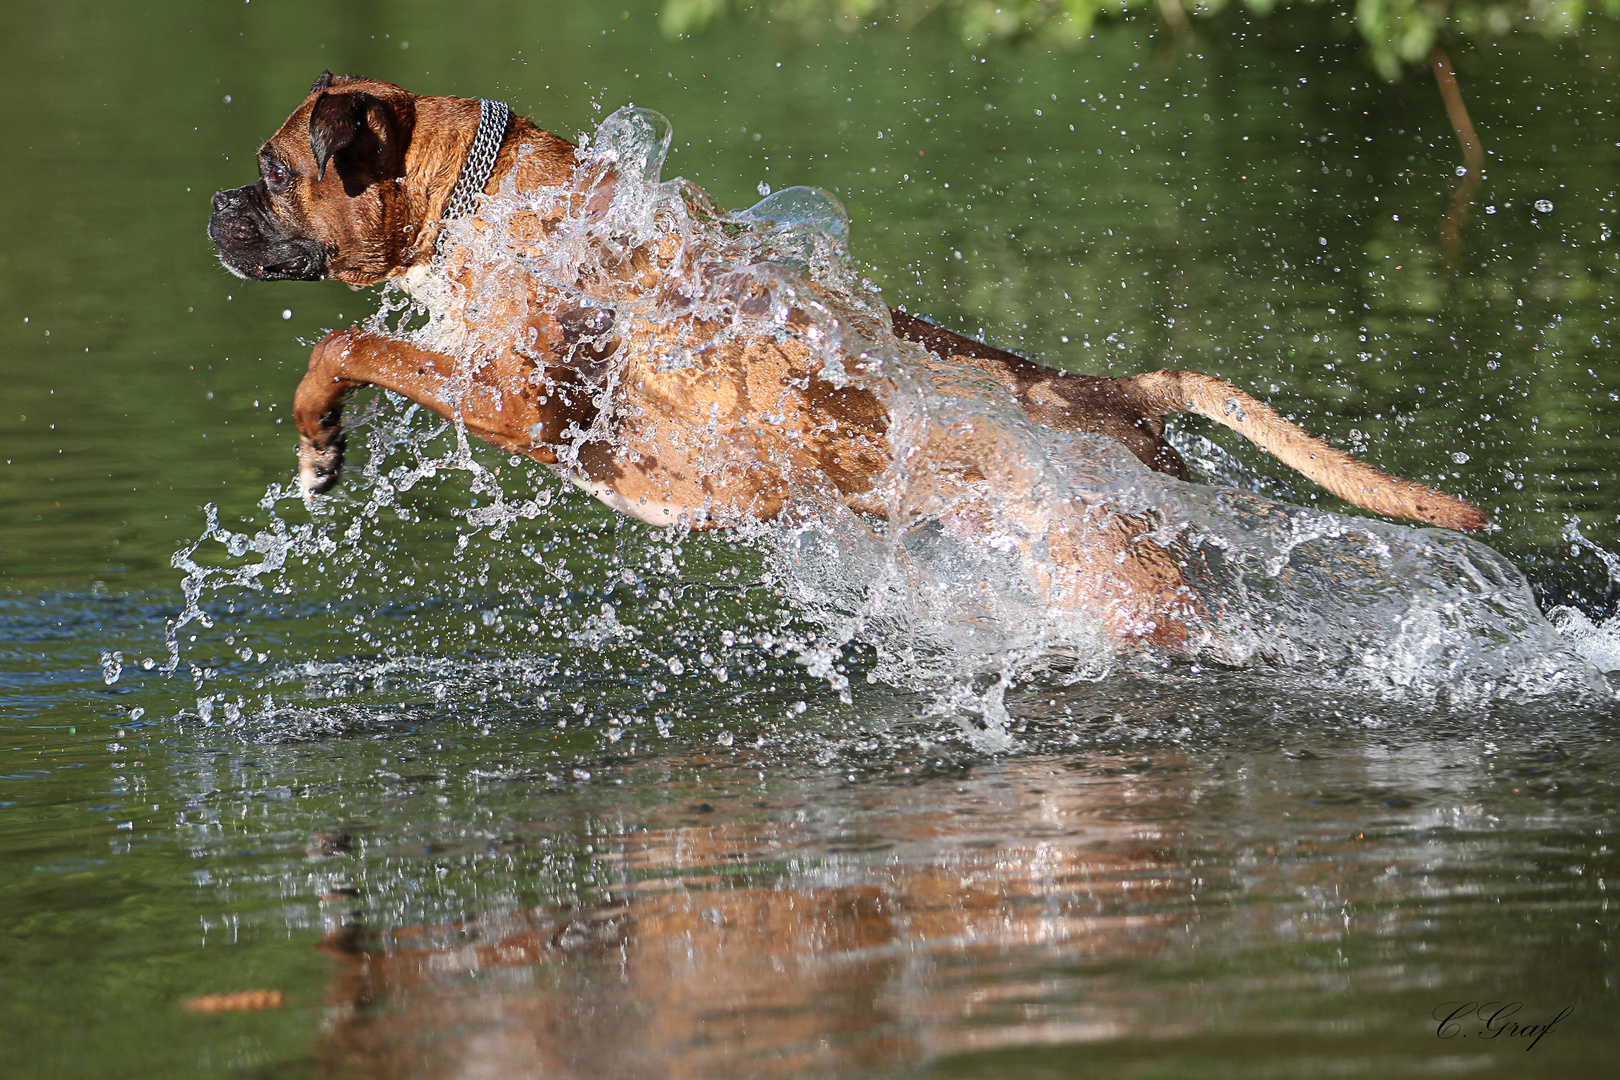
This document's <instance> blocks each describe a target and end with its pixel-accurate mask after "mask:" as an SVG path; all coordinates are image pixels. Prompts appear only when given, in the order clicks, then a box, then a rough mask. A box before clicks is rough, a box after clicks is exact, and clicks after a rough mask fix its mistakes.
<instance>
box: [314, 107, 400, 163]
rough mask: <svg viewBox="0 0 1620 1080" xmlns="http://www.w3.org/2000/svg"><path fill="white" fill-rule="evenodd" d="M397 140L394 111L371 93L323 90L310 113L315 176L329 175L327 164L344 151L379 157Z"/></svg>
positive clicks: (357, 155)
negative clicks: (334, 92) (331, 92)
mask: <svg viewBox="0 0 1620 1080" xmlns="http://www.w3.org/2000/svg"><path fill="white" fill-rule="evenodd" d="M395 141H396V138H395V124H394V114H393V111H392V110H391V109H390V108H389V107H388V104H387V103H386V102H384V101H382V100H381V99H379V98H375V97H372V96H371V95H370V94H327V93H322V94H321V96H320V97H319V98H317V99H316V101H315V107H314V108H313V109H312V110H310V114H309V148H310V150H311V151H313V152H314V154H315V179H316V180H324V179H325V178H326V164H327V162H329V161H331V160H332V158H333V157H334V156H336V155H337V154H338V153H339V152H340V151H345V150H348V151H350V156H351V157H356V158H358V157H359V156H360V155H362V154H365V153H367V152H370V153H372V154H373V155H375V156H377V157H381V155H382V154H383V153H385V152H386V151H388V150H389V149H391V148H392V146H393V145H394V143H395Z"/></svg>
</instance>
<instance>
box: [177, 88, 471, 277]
mask: <svg viewBox="0 0 1620 1080" xmlns="http://www.w3.org/2000/svg"><path fill="white" fill-rule="evenodd" d="M416 103H417V98H416V96H415V95H413V94H409V93H407V92H406V91H404V90H402V89H400V88H399V87H397V86H394V85H393V84H391V83H385V82H379V81H376V80H372V79H354V78H347V77H343V76H333V75H332V73H331V72H322V73H321V76H320V78H318V79H316V80H315V85H314V86H312V87H311V88H310V92H309V95H308V96H307V97H306V98H305V99H304V101H303V103H302V104H301V105H299V106H298V108H297V109H296V110H295V111H294V112H293V114H292V115H291V116H290V117H288V118H287V122H286V123H285V124H283V125H282V126H281V130H280V131H277V132H276V133H275V135H273V136H272V137H271V138H270V140H269V141H268V142H266V143H265V144H264V145H263V146H261V147H259V154H258V157H259V179H258V182H257V183H253V184H249V185H247V186H246V187H240V188H234V189H232V190H229V191H220V192H216V193H215V195H214V200H213V202H214V210H213V215H212V216H211V217H210V218H209V221H208V236H209V239H211V240H212V241H213V242H214V246H215V247H217V248H218V249H219V258H220V261H221V262H222V263H224V264H225V268H226V269H227V270H229V271H230V272H231V273H233V274H236V275H237V276H238V277H244V278H252V279H254V280H257V281H286V280H298V281H315V280H319V279H321V278H333V279H335V280H338V281H344V282H347V283H349V284H351V285H372V284H375V283H377V282H379V281H381V280H383V279H384V278H386V277H388V276H390V274H392V273H395V272H397V271H398V270H400V269H402V268H403V267H405V266H406V265H408V263H409V262H410V261H411V260H412V259H413V258H414V257H415V251H416V248H417V246H418V243H417V242H418V239H419V237H418V236H417V235H416V234H417V233H418V232H419V231H420V229H421V225H422V222H421V216H422V212H423V210H424V209H425V208H424V207H422V206H416V205H413V203H414V202H420V201H422V200H421V198H420V197H419V196H418V197H416V198H413V193H412V191H411V189H410V186H409V185H408V184H407V183H406V180H405V176H406V171H407V169H406V154H407V152H408V151H409V150H410V148H411V141H412V138H413V134H414V130H415V127H416ZM476 108H477V106H476V103H474V105H473V109H474V112H475V113H476ZM458 168H459V163H456V164H455V165H453V166H451V171H452V180H453V179H454V170H455V169H458Z"/></svg>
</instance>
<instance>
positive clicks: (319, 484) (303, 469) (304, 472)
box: [298, 430, 344, 495]
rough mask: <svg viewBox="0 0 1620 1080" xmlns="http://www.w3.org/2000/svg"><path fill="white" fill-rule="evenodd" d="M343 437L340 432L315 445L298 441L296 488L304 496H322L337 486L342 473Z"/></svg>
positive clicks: (306, 439) (305, 440) (301, 439)
mask: <svg viewBox="0 0 1620 1080" xmlns="http://www.w3.org/2000/svg"><path fill="white" fill-rule="evenodd" d="M343 446H344V437H343V432H342V431H341V430H337V431H334V432H333V434H332V435H331V437H330V438H328V439H324V440H322V441H321V442H320V443H317V442H316V441H315V440H314V439H310V438H307V437H301V438H300V439H299V440H298V486H299V488H300V489H301V490H302V491H303V493H304V494H305V495H324V494H326V493H327V492H328V491H331V490H332V488H333V487H335V486H336V485H337V482H338V476H339V475H340V474H341V473H342V472H343Z"/></svg>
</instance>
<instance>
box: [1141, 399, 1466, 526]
mask: <svg viewBox="0 0 1620 1080" xmlns="http://www.w3.org/2000/svg"><path fill="white" fill-rule="evenodd" d="M1120 382H1121V383H1122V384H1124V386H1125V387H1126V393H1127V395H1128V396H1130V397H1131V398H1133V399H1134V403H1135V404H1136V406H1137V407H1138V408H1140V409H1141V410H1142V411H1143V412H1145V413H1148V414H1151V415H1153V416H1164V415H1165V414H1167V413H1186V412H1191V413H1197V414H1199V415H1200V416H1207V417H1209V419H1211V420H1214V421H1215V422H1216V423H1219V424H1225V425H1226V426H1227V427H1229V428H1231V429H1232V430H1233V431H1235V432H1237V433H1238V434H1239V435H1242V436H1243V437H1244V438H1245V439H1248V440H1249V441H1250V442H1252V443H1254V444H1255V445H1256V446H1259V447H1260V448H1261V449H1263V450H1265V451H1267V452H1268V453H1270V454H1271V455H1272V456H1274V457H1275V458H1276V459H1277V460H1278V461H1281V462H1282V463H1283V464H1284V465H1287V466H1288V467H1290V468H1292V469H1294V470H1296V471H1298V472H1300V473H1302V474H1303V475H1305V476H1306V477H1308V478H1309V479H1311V480H1313V481H1315V482H1316V483H1318V484H1320V485H1322V486H1323V487H1325V488H1327V490H1328V491H1330V492H1332V493H1333V494H1334V495H1337V496H1338V497H1339V498H1341V499H1343V500H1344V501H1345V502H1349V503H1354V504H1355V505H1357V506H1359V507H1361V508H1362V509H1364V510H1371V511H1373V512H1374V513H1377V514H1387V515H1389V516H1390V517H1399V518H1408V519H1410V520H1412V521H1423V522H1427V523H1428V524H1430V525H1439V526H1441V527H1443V528H1447V529H1460V530H1462V531H1464V532H1478V531H1480V530H1481V529H1484V528H1486V527H1487V526H1488V525H1489V524H1490V519H1489V518H1488V517H1486V516H1485V514H1484V512H1483V511H1481V510H1480V509H1479V508H1478V507H1476V506H1474V505H1472V504H1470V503H1466V502H1463V501H1462V500H1461V499H1457V498H1453V497H1452V496H1450V495H1447V494H1445V493H1444V492H1441V491H1436V490H1434V489H1433V488H1431V487H1425V486H1424V485H1422V484H1414V483H1412V482H1411V481H1408V480H1402V479H1400V478H1399V477H1394V476H1390V475H1388V474H1386V473H1382V472H1379V471H1378V470H1377V469H1375V468H1373V467H1372V466H1371V465H1367V464H1365V463H1363V462H1360V461H1357V460H1356V459H1355V458H1353V457H1351V456H1350V455H1349V454H1347V453H1345V452H1344V451H1343V450H1338V449H1335V448H1334V447H1331V446H1329V445H1328V444H1327V443H1325V442H1323V441H1322V440H1321V439H1318V438H1316V437H1315V436H1313V435H1311V434H1310V433H1309V432H1307V431H1306V430H1305V429H1304V428H1301V427H1300V426H1298V425H1297V424H1292V423H1289V422H1288V421H1287V420H1284V419H1283V418H1282V417H1280V416H1278V415H1277V413H1276V411H1275V410H1274V409H1272V407H1271V406H1269V405H1267V404H1266V403H1265V402H1263V401H1258V400H1256V399H1255V398H1253V397H1250V396H1249V395H1248V394H1246V393H1244V392H1243V391H1242V390H1239V389H1238V388H1237V387H1235V386H1233V385H1232V384H1231V383H1229V382H1226V381H1224V380H1222V379H1217V378H1215V377H1213V376H1211V375H1201V374H1199V373H1198V372H1196V371H1150V372H1148V373H1146V374H1144V375H1135V376H1131V377H1129V378H1124V379H1121V380H1120Z"/></svg>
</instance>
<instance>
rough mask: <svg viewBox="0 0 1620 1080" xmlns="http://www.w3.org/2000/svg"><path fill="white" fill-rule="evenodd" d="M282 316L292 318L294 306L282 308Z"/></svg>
mask: <svg viewBox="0 0 1620 1080" xmlns="http://www.w3.org/2000/svg"><path fill="white" fill-rule="evenodd" d="M281 317H282V318H283V319H290V318H292V308H290V307H284V308H282V309H281Z"/></svg>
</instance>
